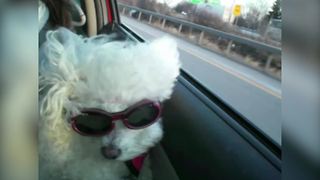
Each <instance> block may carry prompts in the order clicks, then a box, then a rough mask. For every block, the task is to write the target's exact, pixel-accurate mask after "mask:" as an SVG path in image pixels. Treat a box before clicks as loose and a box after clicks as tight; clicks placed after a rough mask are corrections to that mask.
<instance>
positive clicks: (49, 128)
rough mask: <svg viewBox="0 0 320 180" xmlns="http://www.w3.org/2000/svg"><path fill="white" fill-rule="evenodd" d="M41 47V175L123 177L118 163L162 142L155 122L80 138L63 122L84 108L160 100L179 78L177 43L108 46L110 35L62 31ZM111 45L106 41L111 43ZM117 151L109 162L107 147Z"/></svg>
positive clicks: (85, 179) (72, 179) (93, 179)
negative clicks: (104, 148)
mask: <svg viewBox="0 0 320 180" xmlns="http://www.w3.org/2000/svg"><path fill="white" fill-rule="evenodd" d="M46 37H47V41H46V42H45V43H44V45H43V46H42V48H41V50H40V61H41V62H40V78H39V83H40V94H41V95H42V96H41V97H40V116H41V121H40V128H39V129H40V130H39V153H40V159H41V161H40V178H41V177H42V178H43V179H55V180H57V179H68V180H100V179H103V180H118V179H122V178H124V177H126V176H128V174H129V172H128V170H127V168H126V167H125V165H124V163H123V161H125V160H129V159H132V158H134V157H135V156H137V155H139V154H141V153H144V152H146V151H147V150H148V149H149V148H150V147H152V146H153V145H154V144H155V143H157V142H158V141H159V140H160V139H161V137H162V134H163V132H162V128H161V124H160V122H157V123H155V124H153V125H151V126H149V127H147V128H145V129H142V130H130V129H128V128H126V127H125V126H124V125H123V124H122V122H118V121H117V122H116V127H115V129H114V130H113V131H112V132H111V133H110V134H108V135H106V136H103V137H102V138H97V137H84V136H80V135H79V134H77V133H75V132H74V131H73V130H72V129H71V128H70V125H69V123H68V118H69V117H70V116H71V115H75V114H78V113H79V112H80V110H81V109H82V108H100V109H103V110H105V111H108V112H119V111H122V110H124V109H126V108H128V107H129V106H130V105H132V104H134V103H136V102H139V101H141V100H142V99H150V100H154V101H164V100H166V99H168V98H169V97H170V95H171V93H172V90H173V87H174V83H175V81H176V78H177V76H178V75H179V68H180V62H179V60H178V51H177V45H176V43H175V42H174V41H173V40H171V39H170V38H168V37H164V38H160V39H158V40H155V41H153V42H151V43H133V42H130V41H122V42H120V41H118V42H116V41H110V37H109V36H107V35H102V36H97V37H93V38H83V37H80V36H78V35H76V34H74V33H72V32H70V31H69V30H67V29H64V28H59V29H58V30H55V31H49V32H48V33H47V36H46ZM108 41H110V42H108ZM110 144H112V145H114V146H116V147H118V148H120V149H121V151H122V153H121V155H120V156H119V157H118V158H117V159H116V160H107V159H105V158H104V157H103V156H102V154H101V153H100V148H101V147H102V146H104V145H110Z"/></svg>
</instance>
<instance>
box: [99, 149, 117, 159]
mask: <svg viewBox="0 0 320 180" xmlns="http://www.w3.org/2000/svg"><path fill="white" fill-rule="evenodd" d="M101 153H102V155H103V156H104V157H105V158H107V159H116V158H117V157H119V156H120V154H121V150H120V149H119V148H116V147H114V146H106V147H102V148H101Z"/></svg>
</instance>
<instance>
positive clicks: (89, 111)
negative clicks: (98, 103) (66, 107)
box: [70, 100, 162, 136]
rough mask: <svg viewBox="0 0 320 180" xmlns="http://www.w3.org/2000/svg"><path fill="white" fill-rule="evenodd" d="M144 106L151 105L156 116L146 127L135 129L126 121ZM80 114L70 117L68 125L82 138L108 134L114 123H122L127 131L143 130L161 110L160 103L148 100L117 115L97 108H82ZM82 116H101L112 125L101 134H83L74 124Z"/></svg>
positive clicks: (152, 122)
mask: <svg viewBox="0 0 320 180" xmlns="http://www.w3.org/2000/svg"><path fill="white" fill-rule="evenodd" d="M145 105H152V106H153V107H154V108H155V109H157V115H156V116H155V118H154V119H153V120H152V121H151V122H150V123H148V124H147V125H144V126H139V127H136V126H132V125H130V123H129V121H128V117H129V116H130V115H131V114H132V113H133V112H134V111H135V110H136V109H138V108H140V107H142V106H145ZM80 112H81V114H77V115H75V116H72V117H71V118H70V123H71V127H72V129H73V130H74V131H76V132H77V133H78V134H80V135H83V136H103V135H106V134H109V133H110V132H111V131H112V130H113V129H114V126H115V124H114V121H122V123H123V124H124V125H125V126H126V127H127V128H129V129H143V128H146V127H148V126H151V125H152V124H154V123H155V122H156V121H157V120H158V119H159V117H160V115H161V113H162V109H161V104H160V102H155V101H150V100H142V101H140V102H138V103H136V104H134V105H132V106H130V107H129V108H127V109H126V110H124V111H121V112H117V113H109V112H107V111H104V110H102V109H98V108H84V109H82V110H81V111H80ZM83 114H97V115H103V116H105V117H106V121H109V120H110V119H111V123H112V124H111V127H110V128H109V129H108V130H107V131H106V132H102V133H96V134H90V133H85V132H83V131H81V130H79V129H78V127H77V122H76V121H77V117H79V116H81V115H83Z"/></svg>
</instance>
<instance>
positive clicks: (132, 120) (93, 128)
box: [71, 100, 161, 136]
mask: <svg viewBox="0 0 320 180" xmlns="http://www.w3.org/2000/svg"><path fill="white" fill-rule="evenodd" d="M160 115H161V105H160V103H159V102H153V101H149V100H143V101H141V102H139V103H137V104H135V105H133V106H131V107H129V108H128V109H126V110H124V111H122V112H119V113H109V112H106V111H104V110H101V109H95V108H88V109H83V110H81V114H79V115H76V116H73V117H71V127H72V128H73V130H74V131H76V132H77V133H79V134H81V135H83V136H103V135H106V134H108V133H110V132H111V131H112V130H113V128H114V126H115V125H114V121H117V120H121V121H122V122H123V124H124V125H125V126H126V127H127V128H129V129H142V128H145V127H148V126H150V125H152V124H153V123H155V122H156V121H157V120H158V118H159V116H160Z"/></svg>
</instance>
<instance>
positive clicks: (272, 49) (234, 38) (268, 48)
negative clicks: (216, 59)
mask: <svg viewBox="0 0 320 180" xmlns="http://www.w3.org/2000/svg"><path fill="white" fill-rule="evenodd" d="M118 7H119V9H121V8H122V12H121V13H122V14H125V12H126V10H135V11H137V12H138V17H137V19H138V20H139V21H140V20H141V16H142V14H145V15H148V16H149V19H148V23H149V24H151V22H152V19H153V18H155V17H156V18H158V19H160V20H162V22H161V27H162V28H163V29H165V25H166V23H167V22H173V23H176V24H177V25H179V28H178V32H179V33H181V30H182V28H183V26H184V27H188V28H191V29H196V30H198V31H200V36H199V38H198V44H199V45H201V43H202V41H203V37H204V33H206V34H211V35H215V36H217V37H221V38H224V39H227V40H229V42H228V45H227V47H226V54H230V51H231V47H232V45H233V43H234V42H236V43H240V44H245V45H248V46H249V47H253V48H256V49H258V50H263V51H265V52H269V53H270V55H269V56H268V58H267V59H266V63H265V65H264V67H263V68H262V69H259V68H258V70H262V71H264V72H266V73H267V74H269V75H271V76H273V77H275V78H277V79H280V77H279V76H276V75H274V74H272V73H270V72H269V71H268V70H269V69H270V67H271V63H272V61H273V60H274V59H273V58H274V56H275V55H276V56H280V55H281V48H279V47H276V46H272V45H269V44H266V43H262V42H258V41H255V40H253V39H249V38H246V37H242V36H239V35H235V34H231V33H227V32H224V31H221V30H218V29H214V28H211V27H207V26H203V25H199V24H195V23H192V22H189V21H186V20H184V19H180V18H176V17H172V16H168V15H164V14H160V13H157V12H153V11H149V10H145V9H141V8H138V7H133V6H129V5H126V4H122V3H118Z"/></svg>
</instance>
